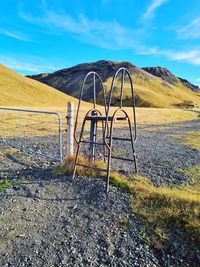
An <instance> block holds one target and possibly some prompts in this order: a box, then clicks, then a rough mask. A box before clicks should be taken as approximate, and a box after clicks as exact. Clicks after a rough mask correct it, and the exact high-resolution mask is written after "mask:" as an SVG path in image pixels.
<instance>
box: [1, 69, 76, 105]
mask: <svg viewBox="0 0 200 267" xmlns="http://www.w3.org/2000/svg"><path fill="white" fill-rule="evenodd" d="M0 95H1V98H0V106H1V107H3V106H7V107H8V106H12V107H29V108H30V107H45V108H46V107H50V106H53V107H59V106H62V107H63V106H64V107H66V104H67V102H68V101H74V102H77V99H74V98H73V97H71V96H68V95H66V94H64V93H62V92H60V91H58V90H56V89H55V88H52V87H50V86H48V85H46V84H43V83H40V82H38V81H34V80H32V79H29V78H27V77H24V76H22V75H20V74H17V73H16V72H14V71H12V70H10V69H9V68H7V67H5V66H4V65H2V64H0Z"/></svg>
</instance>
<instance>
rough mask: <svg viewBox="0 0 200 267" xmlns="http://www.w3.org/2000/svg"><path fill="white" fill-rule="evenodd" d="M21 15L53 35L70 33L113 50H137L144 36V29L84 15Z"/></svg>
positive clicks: (48, 12) (21, 12)
mask: <svg viewBox="0 0 200 267" xmlns="http://www.w3.org/2000/svg"><path fill="white" fill-rule="evenodd" d="M19 15H20V17H21V18H22V19H24V20H25V21H27V22H29V23H33V24H37V25H40V26H42V27H43V28H45V29H48V30H50V29H52V33H53V32H55V33H56V34H57V33H58V32H68V33H71V34H72V37H73V38H76V39H78V40H79V41H81V42H83V43H88V44H92V45H96V46H99V47H102V48H107V49H112V50H121V49H135V48H136V47H137V46H138V45H139V44H138V43H139V41H140V37H142V35H143V32H142V29H140V31H139V30H130V29H127V28H125V27H123V26H122V25H120V24H119V23H118V22H117V21H116V20H113V21H101V20H91V19H89V18H88V17H86V16H85V15H83V14H79V15H78V16H77V18H73V17H72V16H70V15H68V14H65V15H63V14H59V13H56V12H52V11H48V10H45V11H44V15H43V16H41V17H35V16H32V15H31V14H28V13H25V12H23V11H22V10H20V13H19Z"/></svg>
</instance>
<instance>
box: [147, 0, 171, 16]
mask: <svg viewBox="0 0 200 267" xmlns="http://www.w3.org/2000/svg"><path fill="white" fill-rule="evenodd" d="M167 1H168V0H152V2H151V4H150V5H149V6H148V7H147V10H146V12H145V13H144V14H143V15H142V19H143V20H148V19H151V18H153V17H154V14H155V10H156V9H157V8H159V7H160V6H162V5H163V4H165V3H166V2H167Z"/></svg>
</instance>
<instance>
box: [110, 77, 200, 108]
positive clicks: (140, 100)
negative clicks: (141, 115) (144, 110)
mask: <svg viewBox="0 0 200 267" xmlns="http://www.w3.org/2000/svg"><path fill="white" fill-rule="evenodd" d="M111 80H112V79H111V78H109V79H107V81H106V83H105V86H106V88H109V86H110V84H111ZM132 80H133V85H134V88H135V95H136V105H137V106H140V107H162V108H172V107H176V106H177V105H179V104H182V103H184V102H192V103H194V104H196V105H197V106H200V92H195V91H192V90H191V89H189V88H188V87H186V86H184V85H183V84H182V83H181V82H178V83H176V84H174V85H172V84H169V83H167V82H164V81H163V80H162V79H161V78H157V77H154V76H153V75H151V78H149V79H148V78H146V77H144V76H143V74H142V73H141V74H135V75H133V76H132ZM119 89H120V82H119V81H117V82H116V85H115V88H114V93H113V96H114V99H115V101H114V102H113V104H116V102H117V99H118V98H119V93H120V90H119ZM130 97H131V91H130V86H129V83H125V90H124V100H125V101H124V102H125V104H126V105H130V104H131V101H130Z"/></svg>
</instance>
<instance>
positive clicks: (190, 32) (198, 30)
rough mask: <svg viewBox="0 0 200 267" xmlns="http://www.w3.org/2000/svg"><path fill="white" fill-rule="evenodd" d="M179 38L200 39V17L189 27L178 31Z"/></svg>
mask: <svg viewBox="0 0 200 267" xmlns="http://www.w3.org/2000/svg"><path fill="white" fill-rule="evenodd" d="M177 33H178V36H179V38H182V39H190V38H193V39H197V38H200V17H198V18H196V19H194V20H193V21H192V22H191V23H189V24H188V25H187V26H185V27H183V28H181V29H179V30H178V31H177Z"/></svg>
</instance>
